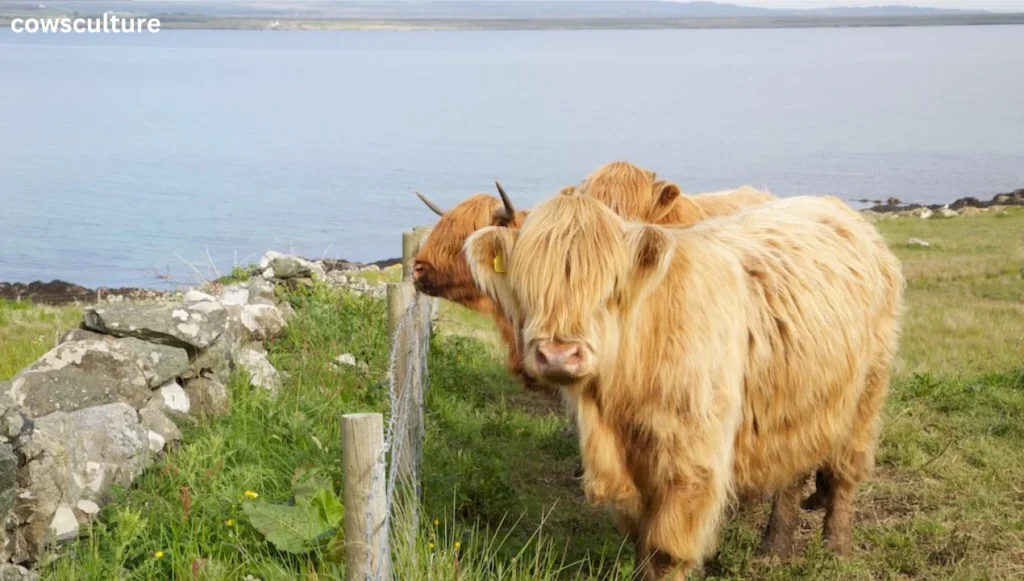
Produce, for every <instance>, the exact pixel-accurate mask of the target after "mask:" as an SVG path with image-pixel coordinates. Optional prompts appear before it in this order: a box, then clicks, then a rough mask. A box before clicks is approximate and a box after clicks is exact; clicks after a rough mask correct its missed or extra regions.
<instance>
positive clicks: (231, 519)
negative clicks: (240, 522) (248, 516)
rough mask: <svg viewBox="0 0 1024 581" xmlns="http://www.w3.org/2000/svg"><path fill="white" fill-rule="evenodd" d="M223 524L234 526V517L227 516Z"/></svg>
mask: <svg viewBox="0 0 1024 581" xmlns="http://www.w3.org/2000/svg"><path fill="white" fill-rule="evenodd" d="M224 524H225V525H226V526H229V527H233V526H235V519H233V518H229V519H228V520H226V521H224Z"/></svg>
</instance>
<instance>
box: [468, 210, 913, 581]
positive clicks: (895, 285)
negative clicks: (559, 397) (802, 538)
mask: <svg viewBox="0 0 1024 581" xmlns="http://www.w3.org/2000/svg"><path fill="white" fill-rule="evenodd" d="M465 253H466V256H467V260H468V262H469V265H470V270H471V272H472V274H473V277H474V280H476V282H477V284H478V286H479V287H480V288H481V289H482V290H484V291H485V292H486V293H487V294H488V296H490V297H491V298H492V299H494V300H495V302H496V303H497V304H498V305H500V308H501V310H502V311H503V312H505V313H506V314H507V315H508V316H509V318H510V320H511V321H512V322H513V323H514V327H515V330H516V333H515V336H516V337H518V338H519V339H520V340H521V342H522V343H521V348H522V351H523V359H524V366H525V368H526V370H527V372H528V373H529V374H530V375H532V376H534V377H537V378H539V379H541V380H542V381H544V382H546V383H549V384H552V385H557V386H559V387H560V389H561V390H562V391H563V393H564V394H565V395H566V397H568V398H571V399H572V400H573V401H574V404H575V410H576V414H575V415H576V420H577V427H578V432H579V442H580V454H581V457H582V459H583V465H584V477H583V482H584V491H585V493H586V495H587V497H588V498H589V499H590V500H591V501H593V502H596V503H601V504H608V505H610V506H612V507H613V508H614V509H615V511H616V512H617V513H618V516H619V518H620V521H621V522H623V523H625V525H626V526H627V528H628V529H629V530H630V532H631V533H632V535H631V536H633V537H634V538H635V541H636V543H637V553H638V562H640V563H641V566H642V568H643V571H644V574H645V578H646V579H652V580H653V579H659V580H660V579H683V577H684V576H685V574H686V572H687V571H689V570H690V569H692V568H693V567H695V566H698V565H699V564H700V563H701V562H702V561H703V560H704V559H705V558H706V557H707V555H708V554H710V552H711V551H713V550H714V547H715V544H716V539H717V531H718V528H719V524H720V521H721V520H722V517H723V514H724V513H725V509H726V506H727V504H728V502H729V500H730V498H732V497H734V495H747V494H751V493H755V494H763V493H768V494H773V495H774V496H775V500H774V506H773V509H772V513H771V516H770V517H769V522H768V526H767V527H766V530H765V534H764V537H763V544H762V546H763V547H767V548H768V549H769V550H772V551H773V552H776V553H778V554H781V555H786V554H787V553H789V551H790V550H791V543H792V537H793V532H794V529H795V527H796V524H797V519H798V514H799V509H798V502H799V498H798V497H799V494H800V491H801V489H802V486H803V483H804V482H805V480H806V478H807V476H809V475H810V474H811V473H812V472H813V471H815V470H816V469H818V468H822V467H824V468H826V470H823V471H822V472H821V474H823V475H824V477H826V478H827V479H828V486H827V492H826V494H827V496H828V498H827V502H826V504H827V509H826V516H825V523H824V533H825V539H826V542H827V544H828V546H829V547H830V548H831V549H832V550H834V551H835V552H837V553H840V554H842V553H845V552H846V551H848V550H849V547H850V544H851V535H852V521H851V516H852V501H853V496H854V492H855V488H856V486H857V484H858V482H859V481H861V480H862V479H864V478H865V477H867V476H868V475H869V474H870V472H871V470H872V469H873V465H874V451H875V446H876V441H877V436H878V431H879V413H880V410H881V408H882V405H883V403H884V400H885V398H886V395H887V392H888V382H889V365H890V362H891V359H892V357H893V354H894V352H895V351H896V348H897V343H898V336H899V329H900V317H901V311H902V295H903V288H904V282H903V278H902V275H901V273H900V265H899V262H898V260H897V259H896V258H895V256H893V254H892V253H891V252H890V251H889V249H888V248H887V247H886V245H885V242H884V241H883V240H882V238H881V236H880V235H879V234H878V232H877V231H876V230H875V229H874V227H873V226H872V225H870V224H869V223H868V222H867V221H865V220H864V219H863V218H862V217H861V216H860V215H858V214H857V213H856V212H854V211H853V210H851V209H850V208H849V207H848V206H846V205H845V204H844V203H843V202H841V201H839V200H837V199H835V198H831V197H797V198H789V199H784V200H779V201H776V202H771V203H768V204H763V205H760V206H757V207H754V208H749V209H747V210H744V211H742V212H739V213H738V214H736V215H733V216H729V217H723V218H717V219H713V220H707V221H704V222H701V223H699V224H696V225H694V226H691V227H689V228H674V229H667V228H665V227H662V226H657V225H650V224H640V223H631V222H626V221H624V220H622V219H621V218H620V217H619V216H617V215H616V214H615V213H614V212H612V211H611V210H609V209H608V207H607V206H605V205H604V204H602V203H600V202H599V201H597V200H595V199H594V198H592V197H590V196H587V195H582V194H581V193H579V192H574V191H571V190H570V191H569V192H566V193H564V195H557V196H555V197H553V198H551V199H550V200H548V201H546V202H544V203H542V204H540V205H539V206H538V207H536V208H535V209H534V211H533V212H532V213H531V214H530V216H529V217H528V218H527V219H526V220H525V221H524V223H523V224H522V227H521V229H519V230H514V229H509V228H495V227H488V228H484V229H482V230H479V231H477V232H476V233H475V234H473V235H472V236H470V237H469V239H468V240H467V242H466V245H465ZM495 264H501V265H502V267H503V268H500V269H498V270H500V271H501V272H496V271H495V268H494V266H495Z"/></svg>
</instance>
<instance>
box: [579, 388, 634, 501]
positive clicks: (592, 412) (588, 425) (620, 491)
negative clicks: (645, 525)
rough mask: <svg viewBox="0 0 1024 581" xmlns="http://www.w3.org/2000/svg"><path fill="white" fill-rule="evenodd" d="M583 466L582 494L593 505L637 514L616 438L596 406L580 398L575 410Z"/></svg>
mask: <svg viewBox="0 0 1024 581" xmlns="http://www.w3.org/2000/svg"><path fill="white" fill-rule="evenodd" d="M575 411H576V416H577V421H578V430H579V438H580V458H581V460H582V462H583V492H584V493H585V494H586V495H587V500H589V501H591V502H593V503H595V504H610V505H612V506H614V507H615V508H616V510H620V511H625V512H626V513H627V514H638V511H639V508H638V507H639V506H640V492H639V491H638V490H637V488H636V484H634V482H633V476H632V474H631V473H630V470H629V467H628V466H627V465H626V461H625V450H624V449H623V445H622V441H621V440H620V438H619V437H618V435H617V434H616V433H615V432H614V431H613V430H612V429H611V427H610V426H609V425H608V423H607V422H605V420H604V418H602V417H601V414H600V411H599V410H598V407H597V404H596V403H595V402H594V401H593V400H592V399H589V398H587V397H581V398H580V399H579V400H578V401H577V402H576V406H575Z"/></svg>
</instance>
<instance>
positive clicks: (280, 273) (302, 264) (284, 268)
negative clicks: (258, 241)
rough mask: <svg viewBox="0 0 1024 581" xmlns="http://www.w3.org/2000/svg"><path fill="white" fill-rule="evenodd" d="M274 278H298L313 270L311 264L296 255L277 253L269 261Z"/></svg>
mask: <svg viewBox="0 0 1024 581" xmlns="http://www.w3.org/2000/svg"><path fill="white" fill-rule="evenodd" d="M270 268H272V269H274V276H275V277H276V278H298V277H302V276H308V275H310V274H311V273H312V272H313V264H312V263H311V262H309V261H307V260H303V259H301V258H299V257H297V256H286V255H278V256H275V257H274V258H273V259H271V261H270Z"/></svg>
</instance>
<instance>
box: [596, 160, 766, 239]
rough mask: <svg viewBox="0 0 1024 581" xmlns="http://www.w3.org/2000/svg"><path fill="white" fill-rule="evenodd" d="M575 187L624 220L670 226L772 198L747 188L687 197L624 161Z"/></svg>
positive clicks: (670, 185)
mask: <svg viewBox="0 0 1024 581" xmlns="http://www.w3.org/2000/svg"><path fill="white" fill-rule="evenodd" d="M579 188H580V191H581V192H583V193H585V194H587V195H589V196H592V197H594V198H597V199H598V200H600V201H602V202H604V203H605V204H606V205H607V206H608V207H609V208H611V209H612V211H613V212H615V213H616V214H618V215H619V216H621V217H622V218H624V219H626V220H638V221H641V222H648V223H650V224H663V225H673V226H689V225H691V224H696V223H697V222H700V221H702V220H706V219H708V218H714V217H716V216H728V215H729V214H732V213H735V212H737V211H739V210H742V209H743V208H748V207H751V206H757V205H759V204H763V203H765V202H770V201H772V200H774V199H776V198H775V196H773V195H771V194H769V193H768V192H763V191H761V190H756V189H754V188H752V187H750V186H742V187H740V188H738V189H735V190H724V191H721V192H711V193H707V194H697V195H694V196H688V195H685V194H683V193H682V192H681V191H680V190H679V186H677V185H676V184H674V183H672V182H669V181H665V180H659V179H658V175H657V173H656V172H653V171H651V170H648V169H643V168H641V167H638V166H636V165H634V164H632V163H629V162H628V161H613V162H610V163H606V164H604V165H602V166H601V167H599V168H597V169H596V170H594V171H593V172H591V173H590V175H589V176H587V177H586V178H585V179H584V180H583V181H582V182H581V183H580V185H579Z"/></svg>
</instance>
